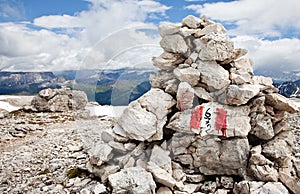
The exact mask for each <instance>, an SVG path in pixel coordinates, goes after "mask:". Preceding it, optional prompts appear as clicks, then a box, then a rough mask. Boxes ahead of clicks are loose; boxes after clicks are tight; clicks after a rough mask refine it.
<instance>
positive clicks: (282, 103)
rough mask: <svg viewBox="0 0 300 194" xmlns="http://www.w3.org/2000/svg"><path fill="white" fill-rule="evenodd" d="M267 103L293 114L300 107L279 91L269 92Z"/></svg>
mask: <svg viewBox="0 0 300 194" xmlns="http://www.w3.org/2000/svg"><path fill="white" fill-rule="evenodd" d="M266 104H268V105H270V106H272V107H274V108H275V109H277V110H282V111H286V112H289V113H291V114H294V113H296V112H298V111H299V108H298V106H297V105H296V104H294V103H293V102H292V101H290V100H289V99H287V98H285V97H284V96H282V95H280V94H277V93H272V94H267V95H266Z"/></svg>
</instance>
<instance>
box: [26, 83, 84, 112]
mask: <svg viewBox="0 0 300 194" xmlns="http://www.w3.org/2000/svg"><path fill="white" fill-rule="evenodd" d="M87 102H88V99H87V95H86V94H85V93H84V92H83V91H77V90H70V89H67V88H62V89H50V88H48V89H44V90H41V91H40V92H39V94H38V95H37V96H35V97H34V98H33V99H32V101H31V106H32V108H33V109H34V110H36V111H38V112H44V111H46V112H49V111H50V112H65V111H70V110H80V109H84V108H85V106H86V104H87Z"/></svg>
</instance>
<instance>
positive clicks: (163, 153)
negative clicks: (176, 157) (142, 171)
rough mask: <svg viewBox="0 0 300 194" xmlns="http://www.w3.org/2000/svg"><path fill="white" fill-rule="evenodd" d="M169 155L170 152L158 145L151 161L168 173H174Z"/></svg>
mask: <svg viewBox="0 0 300 194" xmlns="http://www.w3.org/2000/svg"><path fill="white" fill-rule="evenodd" d="M169 155H170V151H167V150H164V149H162V148H161V147H160V146H158V145H154V147H153V148H152V151H151V156H150V159H149V161H150V162H153V163H154V164H156V165H157V166H159V167H160V168H162V169H164V170H166V171H167V172H168V173H172V164H171V158H170V157H169Z"/></svg>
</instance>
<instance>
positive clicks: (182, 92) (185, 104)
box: [176, 82, 194, 111]
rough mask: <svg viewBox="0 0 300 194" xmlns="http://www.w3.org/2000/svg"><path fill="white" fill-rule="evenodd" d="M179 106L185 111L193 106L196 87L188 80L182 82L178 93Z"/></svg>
mask: <svg viewBox="0 0 300 194" xmlns="http://www.w3.org/2000/svg"><path fill="white" fill-rule="evenodd" d="M176 99H177V108H178V109H179V110H180V111H184V110H187V109H190V108H192V107H193V100H194V89H193V88H192V87H191V86H190V84H188V83H187V82H180V84H179V86H178V90H177V94H176Z"/></svg>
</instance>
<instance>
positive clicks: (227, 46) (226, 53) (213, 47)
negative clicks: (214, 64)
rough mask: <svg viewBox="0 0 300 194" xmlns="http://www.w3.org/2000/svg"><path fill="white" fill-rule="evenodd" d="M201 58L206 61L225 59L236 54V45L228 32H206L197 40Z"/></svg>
mask: <svg viewBox="0 0 300 194" xmlns="http://www.w3.org/2000/svg"><path fill="white" fill-rule="evenodd" d="M194 43H196V47H197V48H196V49H197V51H198V52H199V58H200V59H201V60H204V61H225V60H228V59H231V58H232V56H233V55H234V45H233V42H232V41H231V40H230V39H229V37H228V36H227V35H226V34H215V33H213V32H211V33H208V34H206V35H205V36H202V37H201V38H200V41H197V42H195V41H194Z"/></svg>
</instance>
